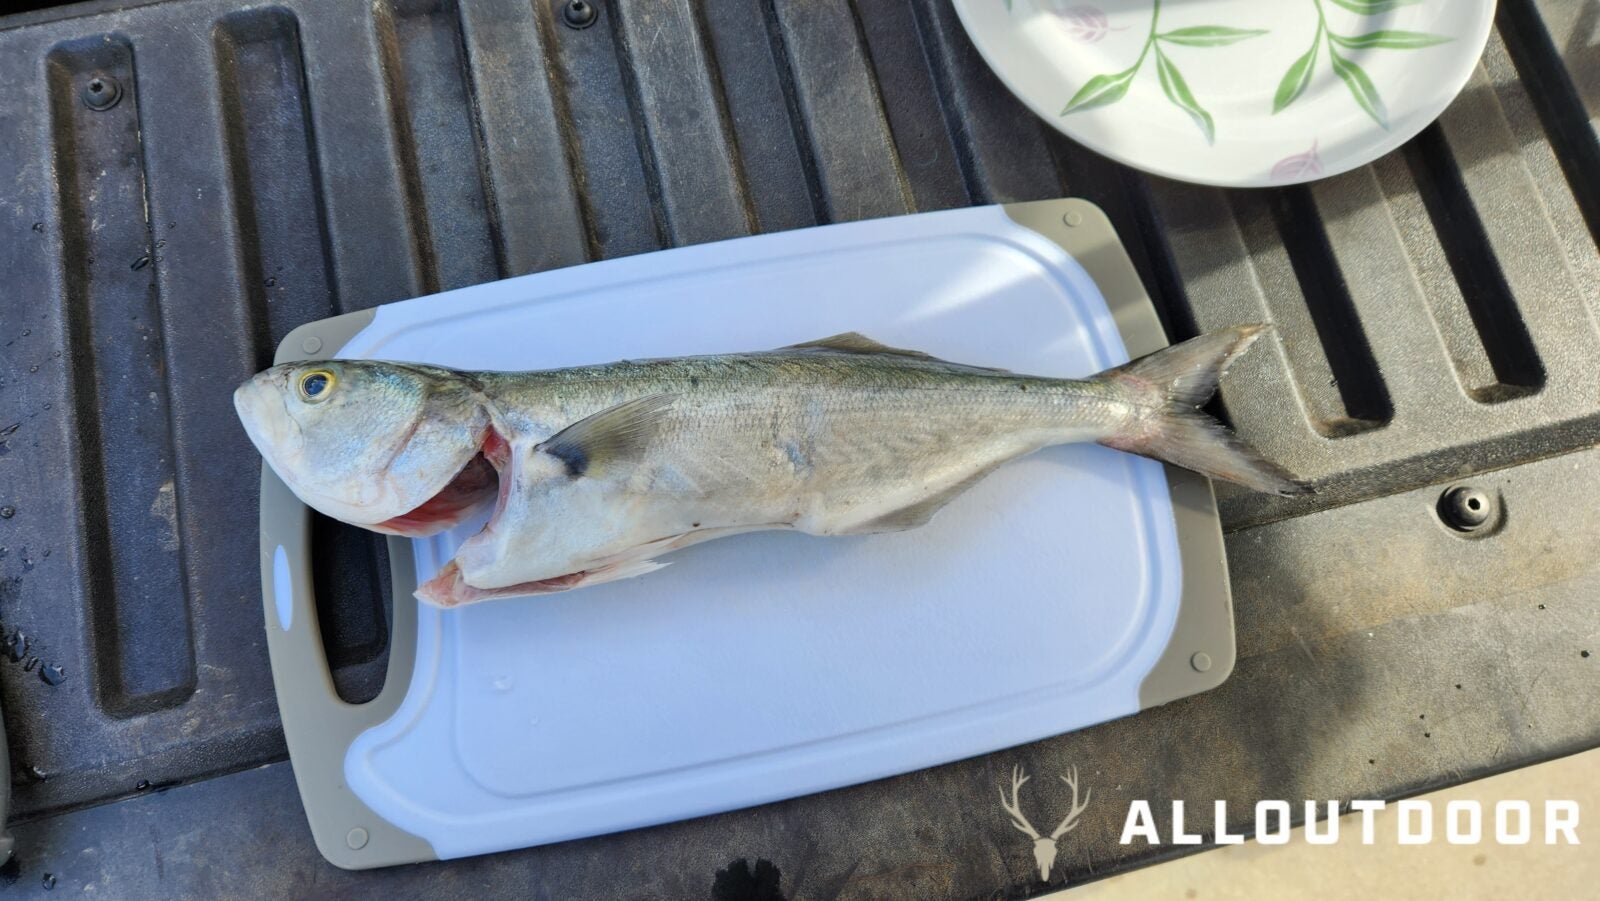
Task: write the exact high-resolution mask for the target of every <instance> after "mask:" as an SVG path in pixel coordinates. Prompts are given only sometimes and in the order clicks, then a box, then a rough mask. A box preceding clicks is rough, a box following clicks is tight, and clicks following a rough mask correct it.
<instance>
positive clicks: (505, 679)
mask: <svg viewBox="0 0 1600 901" xmlns="http://www.w3.org/2000/svg"><path fill="white" fill-rule="evenodd" d="M514 684H516V683H515V682H514V680H512V678H511V677H510V676H504V675H502V676H495V677H494V690H495V691H510V690H511V686H512V685H514Z"/></svg>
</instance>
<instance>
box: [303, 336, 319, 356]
mask: <svg viewBox="0 0 1600 901" xmlns="http://www.w3.org/2000/svg"><path fill="white" fill-rule="evenodd" d="M300 349H301V350H303V351H305V352H306V353H308V354H314V353H316V352H317V351H319V350H321V349H322V339H321V338H318V337H317V336H316V335H312V336H311V337H309V338H307V339H306V340H304V341H301V342H300Z"/></svg>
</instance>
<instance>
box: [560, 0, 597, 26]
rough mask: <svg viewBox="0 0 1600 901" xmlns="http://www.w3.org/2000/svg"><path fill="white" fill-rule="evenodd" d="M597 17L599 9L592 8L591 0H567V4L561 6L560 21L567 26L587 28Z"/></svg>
mask: <svg viewBox="0 0 1600 901" xmlns="http://www.w3.org/2000/svg"><path fill="white" fill-rule="evenodd" d="M599 17H600V11H599V10H597V9H595V8H594V3H593V2H591V0H567V5H566V6H563V7H562V8H561V21H563V22H565V23H567V27H568V28H588V27H589V26H590V25H593V24H594V20H595V19H598V18H599Z"/></svg>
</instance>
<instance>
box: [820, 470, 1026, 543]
mask: <svg viewBox="0 0 1600 901" xmlns="http://www.w3.org/2000/svg"><path fill="white" fill-rule="evenodd" d="M998 468H1000V464H999V463H995V464H992V465H990V466H985V467H984V468H982V469H980V470H978V471H977V472H975V473H973V474H972V475H970V476H967V477H966V478H964V479H962V480H961V481H959V482H957V483H955V484H954V485H951V486H950V487H949V488H945V489H943V490H941V491H938V492H936V493H934V494H931V495H929V496H927V497H925V498H923V499H922V500H919V501H917V502H915V503H913V504H911V505H910V506H907V507H902V508H900V509H899V510H894V511H891V512H889V513H885V514H883V515H882V516H879V517H876V518H874V519H870V520H868V521H866V522H863V523H860V524H857V525H853V526H848V527H846V528H844V529H841V530H840V531H837V532H832V533H830V534H834V535H871V534H874V533H877V532H904V531H905V530H907V529H915V528H917V527H919V526H925V525H927V524H928V521H929V520H931V519H933V516H934V514H935V513H938V512H939V511H940V510H942V509H944V506H945V505H946V504H948V503H950V502H951V501H953V500H955V499H956V498H957V497H958V496H959V495H961V493H962V492H964V491H966V490H967V489H968V488H971V487H972V486H973V485H976V484H978V483H979V482H981V481H983V478H984V477H985V476H987V475H988V474H989V473H991V472H994V471H995V470H996V469H998Z"/></svg>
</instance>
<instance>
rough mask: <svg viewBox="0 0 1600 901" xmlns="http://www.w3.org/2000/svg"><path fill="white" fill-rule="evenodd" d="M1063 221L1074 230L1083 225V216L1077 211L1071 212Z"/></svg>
mask: <svg viewBox="0 0 1600 901" xmlns="http://www.w3.org/2000/svg"><path fill="white" fill-rule="evenodd" d="M1061 221H1062V222H1065V223H1066V224H1067V225H1069V226H1071V227H1073V228H1077V227H1078V226H1080V225H1082V224H1083V214H1082V213H1080V212H1078V211H1077V210H1069V211H1068V212H1067V213H1066V214H1065V215H1063V216H1062V217H1061Z"/></svg>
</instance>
